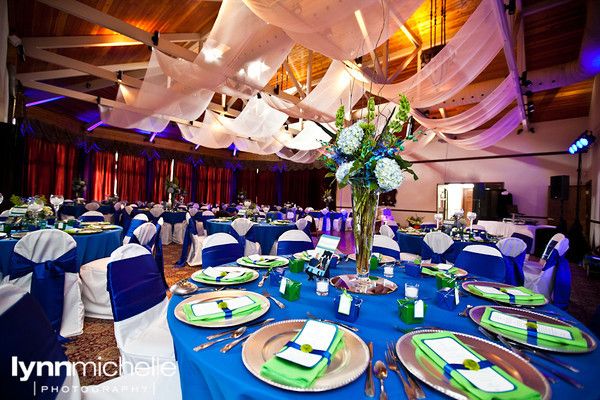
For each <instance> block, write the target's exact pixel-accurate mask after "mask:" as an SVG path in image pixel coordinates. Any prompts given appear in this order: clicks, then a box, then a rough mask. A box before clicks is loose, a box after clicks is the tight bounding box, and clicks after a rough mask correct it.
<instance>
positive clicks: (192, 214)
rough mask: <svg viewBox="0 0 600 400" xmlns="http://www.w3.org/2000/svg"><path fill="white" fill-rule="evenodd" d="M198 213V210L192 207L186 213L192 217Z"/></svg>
mask: <svg viewBox="0 0 600 400" xmlns="http://www.w3.org/2000/svg"><path fill="white" fill-rule="evenodd" d="M198 211H199V210H198V209H197V208H195V207H192V208H190V209H189V211H188V213H189V214H190V215H191V216H192V217H193V216H194V215H196V214H198ZM200 215H202V214H200Z"/></svg>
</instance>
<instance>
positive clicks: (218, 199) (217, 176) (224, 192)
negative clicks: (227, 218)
mask: <svg viewBox="0 0 600 400" xmlns="http://www.w3.org/2000/svg"><path fill="white" fill-rule="evenodd" d="M205 168H206V170H207V172H206V201H207V202H208V203H213V204H221V203H229V202H230V201H231V190H230V189H231V182H232V180H233V171H232V170H230V169H229V168H222V167H205ZM199 193H200V192H199Z"/></svg>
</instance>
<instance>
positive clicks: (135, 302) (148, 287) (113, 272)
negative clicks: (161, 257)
mask: <svg viewBox="0 0 600 400" xmlns="http://www.w3.org/2000/svg"><path fill="white" fill-rule="evenodd" d="M107 277H108V279H107V284H106V286H107V290H108V293H109V295H110V303H111V308H112V312H113V316H114V319H115V322H118V321H123V320H125V319H127V318H130V317H133V316H135V315H138V314H140V313H142V312H144V311H146V310H148V309H150V308H152V307H154V306H155V305H157V304H159V303H160V302H161V301H163V299H164V298H165V297H166V286H165V283H164V279H163V276H162V274H161V273H160V271H159V269H158V267H157V265H156V261H155V260H154V258H153V257H152V255H150V254H145V255H141V256H137V257H133V258H127V259H124V260H118V261H113V262H110V263H109V264H108V270H107Z"/></svg>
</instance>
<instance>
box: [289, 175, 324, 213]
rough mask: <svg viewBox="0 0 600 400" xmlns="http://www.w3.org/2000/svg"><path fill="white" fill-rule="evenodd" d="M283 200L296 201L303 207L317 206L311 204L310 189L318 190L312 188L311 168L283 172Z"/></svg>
mask: <svg viewBox="0 0 600 400" xmlns="http://www.w3.org/2000/svg"><path fill="white" fill-rule="evenodd" d="M281 186H282V194H281V200H282V201H283V202H284V203H285V202H288V201H289V202H292V203H296V204H298V205H299V206H301V207H317V205H316V204H310V201H309V191H311V190H314V191H316V190H318V186H317V187H316V188H314V187H313V188H311V179H310V170H306V169H305V170H300V171H285V172H284V173H283V182H282V185H281Z"/></svg>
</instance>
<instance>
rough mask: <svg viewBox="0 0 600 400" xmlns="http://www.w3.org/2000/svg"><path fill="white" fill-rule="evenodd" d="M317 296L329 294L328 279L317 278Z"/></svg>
mask: <svg viewBox="0 0 600 400" xmlns="http://www.w3.org/2000/svg"><path fill="white" fill-rule="evenodd" d="M316 280H317V289H316V293H317V296H327V295H328V294H329V279H327V278H317V279H316Z"/></svg>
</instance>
